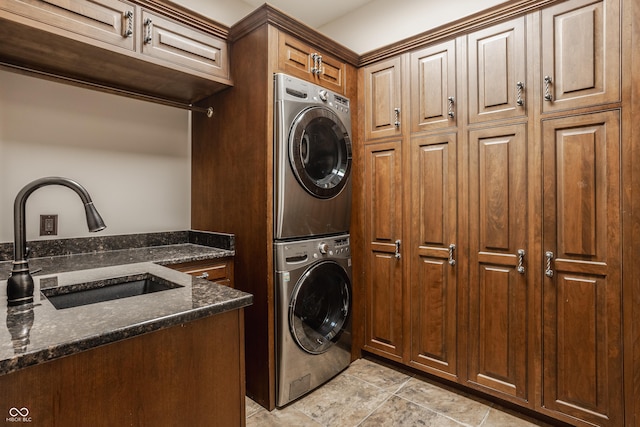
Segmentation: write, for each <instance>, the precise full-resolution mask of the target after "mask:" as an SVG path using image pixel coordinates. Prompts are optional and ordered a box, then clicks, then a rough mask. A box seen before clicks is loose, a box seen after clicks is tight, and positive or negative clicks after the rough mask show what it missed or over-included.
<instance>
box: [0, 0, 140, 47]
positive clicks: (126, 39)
mask: <svg viewBox="0 0 640 427" xmlns="http://www.w3.org/2000/svg"><path fill="white" fill-rule="evenodd" d="M0 9H4V10H8V11H9V12H13V13H15V14H17V15H20V16H26V17H28V18H30V19H33V20H35V21H38V22H41V23H44V24H47V25H51V26H54V27H57V28H60V29H63V30H67V31H70V32H72V33H75V34H79V35H82V36H86V37H89V38H92V39H94V40H99V41H103V42H106V43H109V44H111V45H115V46H119V47H122V48H125V49H129V50H133V49H134V43H133V40H134V37H133V31H134V25H135V21H134V19H135V18H134V12H135V10H134V6H133V5H132V4H130V3H127V2H124V1H119V0H93V1H89V0H47V1H42V0H31V1H29V0H0Z"/></svg>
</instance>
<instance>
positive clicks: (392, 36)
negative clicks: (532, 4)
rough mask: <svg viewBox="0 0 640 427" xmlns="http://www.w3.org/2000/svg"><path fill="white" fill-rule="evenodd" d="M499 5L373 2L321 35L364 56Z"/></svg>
mask: <svg viewBox="0 0 640 427" xmlns="http://www.w3.org/2000/svg"><path fill="white" fill-rule="evenodd" d="M500 3H505V0H474V1H468V0H451V1H442V0H395V1H389V0H374V1H372V2H370V3H367V4H365V5H364V6H363V7H361V8H359V9H356V10H354V11H353V12H351V13H349V14H347V15H344V16H342V17H340V18H338V19H336V20H334V21H332V22H330V23H328V24H326V25H324V26H322V27H320V28H318V31H320V32H322V33H324V34H326V35H327V36H329V37H330V38H332V39H333V40H335V41H337V42H338V43H340V44H342V45H344V46H346V47H348V48H350V49H351V50H353V51H355V52H356V53H359V54H363V53H366V52H370V51H372V50H375V49H378V48H380V47H383V46H386V45H389V44H392V43H395V42H397V41H400V40H403V39H405V38H407V37H411V36H414V35H416V34H420V33H423V32H425V31H428V30H430V29H433V28H436V27H439V26H441V25H444V24H446V23H448V22H453V21H455V20H458V19H460V18H463V17H465V16H469V15H472V14H473V13H476V12H479V11H481V10H484V9H487V8H489V7H492V6H495V5H497V4H500Z"/></svg>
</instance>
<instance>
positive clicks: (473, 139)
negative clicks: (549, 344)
mask: <svg viewBox="0 0 640 427" xmlns="http://www.w3.org/2000/svg"><path fill="white" fill-rule="evenodd" d="M468 143H469V210H468V216H469V244H468V247H469V291H468V292H469V325H470V326H469V330H468V335H469V337H468V339H469V355H468V357H469V362H468V363H469V372H468V377H469V381H471V382H472V383H475V384H477V385H478V386H479V387H480V388H483V389H490V390H491V391H493V392H495V393H497V394H498V395H501V394H502V395H506V396H508V397H509V398H515V399H517V400H520V401H521V402H526V401H527V400H528V397H529V396H528V395H527V384H528V378H527V368H528V361H529V351H527V350H526V349H531V347H530V346H529V345H528V343H529V340H528V339H527V331H528V328H527V326H528V321H529V316H528V313H529V302H528V297H527V289H528V280H527V277H528V275H527V273H528V271H527V270H528V269H530V268H534V266H532V265H531V264H530V263H529V260H528V256H529V255H530V254H529V253H528V245H527V230H528V225H529V222H528V212H527V200H528V198H527V194H528V191H527V190H528V186H527V164H528V163H527V131H526V125H525V124H517V125H503V126H499V127H492V128H487V129H481V130H473V131H471V132H470V133H469V141H468ZM463 250H464V249H463Z"/></svg>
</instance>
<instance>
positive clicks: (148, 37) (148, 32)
mask: <svg viewBox="0 0 640 427" xmlns="http://www.w3.org/2000/svg"><path fill="white" fill-rule="evenodd" d="M152 27H153V21H151V19H150V18H147V19H145V20H144V29H145V33H144V44H151V40H152V37H151V33H152V30H153V28H152Z"/></svg>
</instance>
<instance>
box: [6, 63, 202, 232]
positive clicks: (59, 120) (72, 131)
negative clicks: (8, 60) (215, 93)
mask: <svg viewBox="0 0 640 427" xmlns="http://www.w3.org/2000/svg"><path fill="white" fill-rule="evenodd" d="M189 129H190V125H189V113H188V112H187V111H185V110H180V109H176V108H171V107H165V106H161V105H156V104H151V103H147V102H142V101H137V100H132V99H128V98H124V97H119V96H116V95H110V94H104V93H100V92H95V91H90V90H87V89H81V88H77V87H73V86H68V85H63V84H59V83H53V82H50V81H46V80H42V79H36V78H32V77H27V76H23V75H19V74H15V73H10V72H5V71H0V242H10V241H13V204H14V200H15V196H16V194H17V193H18V191H20V189H21V188H22V187H23V186H24V185H26V184H27V183H29V182H31V181H32V180H34V179H37V178H40V177H44V176H64V177H68V178H71V179H74V180H76V181H78V182H79V183H80V184H81V185H83V186H84V187H85V188H86V189H87V190H88V191H89V193H90V194H91V197H92V199H93V201H94V204H95V206H96V207H97V208H98V210H99V212H100V214H101V215H102V216H103V218H104V220H105V223H106V224H107V229H106V230H104V231H102V232H101V233H100V234H102V235H116V234H130V233H143V232H157V231H172V230H186V229H189V228H190V224H191V221H190V188H191V184H190V179H191V178H190V174H191V169H190V165H191V163H190V143H189V141H190V134H189ZM26 211H27V224H26V226H27V239H29V240H30V239H44V237H40V236H39V235H38V228H39V215H40V214H58V215H59V225H58V227H59V228H58V236H56V237H52V238H69V237H83V236H88V235H90V233H89V232H88V231H87V226H86V221H85V219H84V209H83V206H82V203H81V202H80V198H79V197H78V196H77V195H76V194H75V193H74V192H73V191H71V190H69V189H67V188H65V187H60V186H49V187H44V188H40V189H38V190H36V191H35V192H34V193H33V194H32V195H31V197H30V198H29V199H28V201H27V209H26Z"/></svg>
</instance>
